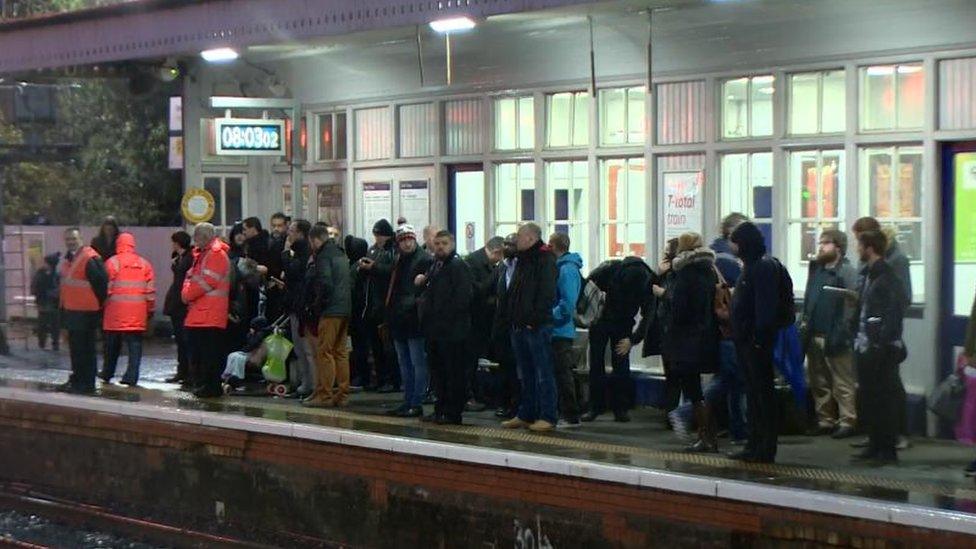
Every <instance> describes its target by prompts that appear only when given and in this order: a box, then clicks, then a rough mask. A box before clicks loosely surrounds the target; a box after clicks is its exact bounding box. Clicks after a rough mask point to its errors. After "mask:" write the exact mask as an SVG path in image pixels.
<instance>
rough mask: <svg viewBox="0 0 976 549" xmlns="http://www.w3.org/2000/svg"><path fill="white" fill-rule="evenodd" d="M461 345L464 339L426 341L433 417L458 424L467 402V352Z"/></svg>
mask: <svg viewBox="0 0 976 549" xmlns="http://www.w3.org/2000/svg"><path fill="white" fill-rule="evenodd" d="M464 343H465V341H464V340H463V339H462V340H458V341H453V340H438V339H428V340H427V358H428V360H429V364H430V383H431V386H432V387H433V390H434V395H436V396H437V402H435V403H434V415H436V416H437V417H442V418H444V419H447V420H449V421H461V413H462V412H463V411H464V400H465V398H467V388H466V387H465V385H466V383H465V381H466V379H467V378H466V377H465V369H464V360H465V358H466V357H467V354H468V352H467V349H465V346H464Z"/></svg>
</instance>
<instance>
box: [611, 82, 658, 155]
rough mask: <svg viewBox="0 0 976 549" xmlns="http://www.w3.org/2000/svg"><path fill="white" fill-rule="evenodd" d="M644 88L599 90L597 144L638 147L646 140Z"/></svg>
mask: <svg viewBox="0 0 976 549" xmlns="http://www.w3.org/2000/svg"><path fill="white" fill-rule="evenodd" d="M646 95H647V90H646V88H645V87H644V86H637V87H633V88H614V89H609V90H600V144H601V145H641V144H643V143H644V140H645V139H646V138H647V127H646V120H645V117H644V113H645V108H644V100H645V97H646Z"/></svg>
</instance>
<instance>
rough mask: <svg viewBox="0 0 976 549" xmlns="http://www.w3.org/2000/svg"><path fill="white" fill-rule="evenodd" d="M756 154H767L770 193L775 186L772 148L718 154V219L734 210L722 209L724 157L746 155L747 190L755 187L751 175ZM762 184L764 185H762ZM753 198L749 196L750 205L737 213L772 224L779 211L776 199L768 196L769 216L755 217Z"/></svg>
mask: <svg viewBox="0 0 976 549" xmlns="http://www.w3.org/2000/svg"><path fill="white" fill-rule="evenodd" d="M757 154H768V155H769V174H770V179H771V181H772V183H773V184H772V185H769V187H770V193H772V188H773V187H774V186H775V177H773V173H774V169H775V163H776V155H775V153H774V152H773V150H772V149H754V150H747V151H726V152H721V153H719V154H718V208H717V210H718V214H719V219H722V218H724V217H725V216H727V215H729V214H731V213H733V212H736V210H729V211H724V209H723V208H724V206H725V204H724V202H725V196H724V195H725V187H726V184H727V182H726V177H725V160H726V158H729V157H733V156H744V157H746V182H747V184H748V185H749V190H750V191H751V190H753V189H755V188H756V185H755V184H754V183H753V180H754V176H753V159H754V157H755V155H757ZM763 186H765V185H763ZM754 200H755V197H754V196H751V197H750V199H749V204H750V206H749V209H748V211H738V212H737V213H741V214H743V215H746V216H748V217H749V218H750V219H752V220H753V221H754V222H756V223H757V224H760V223H761V224H768V225H773V223H774V221H773V220H774V219H777V214H778V213H779V208H777V204H776V200H775V199H774V198H772V197H771V198H770V202H771V204H770V211H769V214H770V215H769V217H756V212H755V208H756V206H755V203H754Z"/></svg>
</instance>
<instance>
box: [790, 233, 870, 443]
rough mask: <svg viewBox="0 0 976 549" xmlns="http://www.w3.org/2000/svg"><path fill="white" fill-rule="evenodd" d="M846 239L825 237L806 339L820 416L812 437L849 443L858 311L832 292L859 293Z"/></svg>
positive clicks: (814, 267)
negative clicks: (853, 320)
mask: <svg viewBox="0 0 976 549" xmlns="http://www.w3.org/2000/svg"><path fill="white" fill-rule="evenodd" d="M846 253H847V235H845V234H844V233H843V232H842V231H838V230H836V229H828V230H825V231H823V233H821V235H820V249H819V251H818V253H817V258H816V259H815V260H813V261H811V262H810V274H809V276H808V278H807V288H806V292H805V293H804V301H803V321H802V326H803V330H802V332H803V339H804V343H805V345H804V347H805V348H806V349H807V365H808V368H809V371H810V390H811V392H812V393H813V401H814V404H815V408H816V412H817V426H816V427H815V428H814V429H812V432H811V434H813V435H827V434H830V435H832V436H833V437H834V438H847V437H849V436H852V435H853V434H854V427H855V425H856V424H857V412H856V408H855V391H856V385H857V384H856V378H855V377H854V356H853V353H852V351H851V349H852V348H853V345H852V343H853V340H854V339H853V338H854V334H853V330H852V329H851V327H852V323H851V316H852V315H853V312H854V307H852V306H851V301H850V300H847V299H845V297H844V295H843V294H842V293H839V292H836V291H830V290H829V289H828V288H844V289H847V290H852V291H853V290H854V288H855V286H856V284H857V272H856V271H855V270H854V267H853V266H852V265H851V263H850V261H848V260H847V258H846V257H845V255H846Z"/></svg>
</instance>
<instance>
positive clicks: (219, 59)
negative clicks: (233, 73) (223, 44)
mask: <svg viewBox="0 0 976 549" xmlns="http://www.w3.org/2000/svg"><path fill="white" fill-rule="evenodd" d="M200 57H202V58H203V60H204V61H206V62H208V63H226V62H228V61H233V60H235V59H237V58H238V57H240V54H238V53H237V51H236V50H234V49H233V48H214V49H212V50H203V51H202V52H200Z"/></svg>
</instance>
